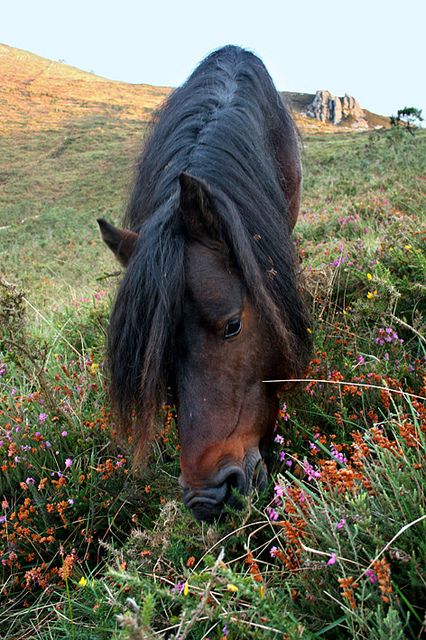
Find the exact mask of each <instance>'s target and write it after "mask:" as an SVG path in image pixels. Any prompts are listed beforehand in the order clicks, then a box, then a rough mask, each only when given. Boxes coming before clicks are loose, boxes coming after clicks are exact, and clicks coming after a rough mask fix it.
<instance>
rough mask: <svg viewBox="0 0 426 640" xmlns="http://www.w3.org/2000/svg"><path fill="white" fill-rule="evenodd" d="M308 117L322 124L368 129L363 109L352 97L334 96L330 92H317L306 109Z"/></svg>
mask: <svg viewBox="0 0 426 640" xmlns="http://www.w3.org/2000/svg"><path fill="white" fill-rule="evenodd" d="M306 115H307V116H309V117H310V118H315V119H316V120H320V121H321V122H331V123H332V124H348V125H349V126H351V127H353V128H362V129H368V123H367V120H366V119H365V114H364V111H363V109H361V107H360V105H359V103H358V101H357V100H355V98H353V97H352V96H348V95H347V94H345V95H344V96H343V98H339V97H338V96H333V95H332V94H331V93H330V91H324V90H321V91H317V92H316V94H315V98H314V99H313V101H312V102H311V104H310V105H309V106H308V108H307V109H306Z"/></svg>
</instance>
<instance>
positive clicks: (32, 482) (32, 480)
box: [25, 478, 35, 487]
mask: <svg viewBox="0 0 426 640" xmlns="http://www.w3.org/2000/svg"><path fill="white" fill-rule="evenodd" d="M34 483H35V480H34V478H27V479H26V480H25V484H26V485H27V486H28V487H29V486H30V484H34Z"/></svg>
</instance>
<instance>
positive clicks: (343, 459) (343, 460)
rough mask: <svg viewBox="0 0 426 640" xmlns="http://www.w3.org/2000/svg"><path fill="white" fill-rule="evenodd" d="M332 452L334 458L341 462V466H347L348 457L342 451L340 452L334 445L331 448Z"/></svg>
mask: <svg viewBox="0 0 426 640" xmlns="http://www.w3.org/2000/svg"><path fill="white" fill-rule="evenodd" d="M330 452H331V455H332V457H333V458H334V459H335V460H337V462H340V464H347V463H348V459H347V458H346V456H345V455H344V454H343V453H342V452H341V451H338V450H337V449H336V447H335V446H334V445H333V444H332V445H331V447H330Z"/></svg>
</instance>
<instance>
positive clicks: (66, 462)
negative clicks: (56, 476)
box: [65, 458, 72, 469]
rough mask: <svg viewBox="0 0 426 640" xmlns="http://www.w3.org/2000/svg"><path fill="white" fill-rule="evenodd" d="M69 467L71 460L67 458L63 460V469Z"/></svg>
mask: <svg viewBox="0 0 426 640" xmlns="http://www.w3.org/2000/svg"><path fill="white" fill-rule="evenodd" d="M71 465H72V460H71V458H67V459H66V460H65V469H69V468H70V466H71Z"/></svg>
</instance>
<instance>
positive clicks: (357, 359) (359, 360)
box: [356, 354, 365, 364]
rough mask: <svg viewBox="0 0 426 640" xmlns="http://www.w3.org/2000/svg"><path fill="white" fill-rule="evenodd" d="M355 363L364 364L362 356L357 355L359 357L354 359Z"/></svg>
mask: <svg viewBox="0 0 426 640" xmlns="http://www.w3.org/2000/svg"><path fill="white" fill-rule="evenodd" d="M356 361H357V362H358V364H365V358H364V356H363V355H362V354H359V356H357V357H356Z"/></svg>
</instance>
